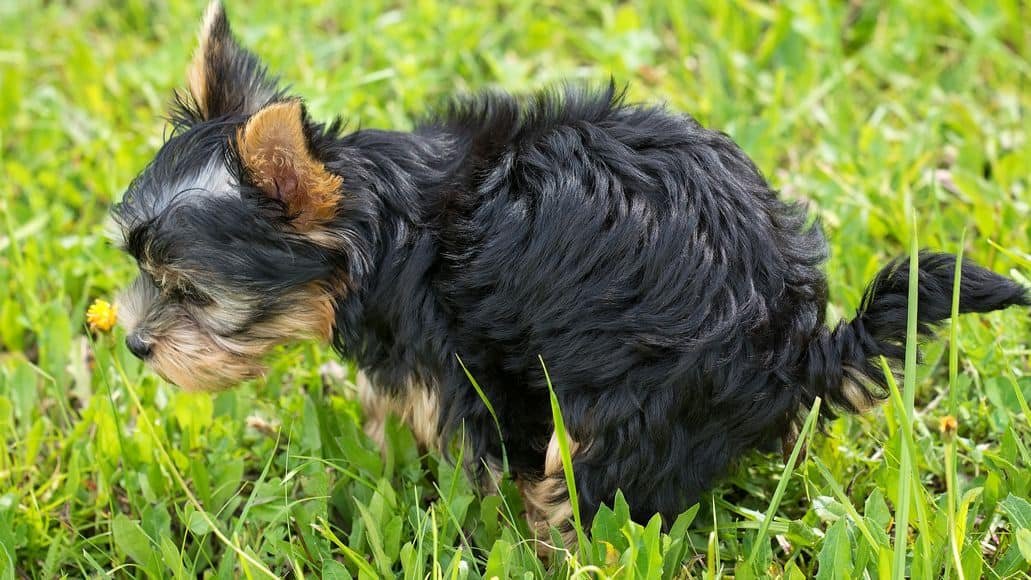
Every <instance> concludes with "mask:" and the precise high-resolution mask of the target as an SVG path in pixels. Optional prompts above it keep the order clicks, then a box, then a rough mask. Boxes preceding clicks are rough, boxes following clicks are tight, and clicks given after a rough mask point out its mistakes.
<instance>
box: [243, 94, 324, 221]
mask: <svg viewBox="0 0 1031 580" xmlns="http://www.w3.org/2000/svg"><path fill="white" fill-rule="evenodd" d="M308 127H309V125H308V122H307V118H306V113H305V111H304V107H303V106H302V105H301V103H300V101H297V100H291V101H284V102H279V103H274V104H271V105H269V106H268V107H265V108H264V109H262V110H260V111H258V112H257V113H256V114H255V115H254V116H253V117H251V118H250V119H249V120H248V121H247V124H246V125H244V126H243V127H242V128H241V129H240V131H239V133H238V134H237V138H236V139H237V147H238V150H239V154H240V161H241V163H242V164H243V166H244V168H245V170H246V171H247V176H248V177H249V178H250V180H251V181H252V182H253V183H254V185H256V186H257V187H258V188H259V189H261V191H262V193H264V194H265V195H266V196H268V197H269V198H272V199H275V200H278V201H279V202H281V203H282V204H283V206H284V208H285V209H286V212H287V217H289V218H290V219H291V222H292V223H293V225H294V227H295V228H297V229H298V230H299V231H309V230H311V229H313V228H315V227H317V226H319V225H322V224H325V223H326V222H328V221H329V220H331V219H333V216H334V215H336V210H337V206H338V202H339V199H340V195H341V186H342V184H343V180H342V179H341V178H340V176H338V175H334V174H333V173H330V172H329V171H328V170H327V169H326V166H325V165H324V164H323V163H322V162H321V161H319V160H318V159H317V158H316V157H315V156H314V155H313V154H312V151H311V147H310V139H309V133H308Z"/></svg>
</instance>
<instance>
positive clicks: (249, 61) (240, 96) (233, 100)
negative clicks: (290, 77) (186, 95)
mask: <svg viewBox="0 0 1031 580" xmlns="http://www.w3.org/2000/svg"><path fill="white" fill-rule="evenodd" d="M199 37H200V46H198V47H197V52H195V53H194V55H193V62H191V63H190V68H189V69H188V70H187V72H186V82H187V85H188V86H189V89H190V95H191V96H192V97H193V101H194V103H196V105H197V113H199V114H200V117H201V120H204V119H213V118H215V117H219V116H222V115H229V114H237V113H238V114H252V113H255V112H257V111H258V109H260V108H261V107H263V106H265V105H266V104H267V103H269V102H271V101H273V100H275V99H277V98H279V97H280V96H281V92H280V90H279V89H278V88H277V86H276V79H275V78H269V77H268V74H267V71H266V70H265V65H263V64H262V63H261V61H260V60H258V57H256V56H254V55H253V54H251V53H250V52H248V51H247V50H245V49H244V48H243V47H241V46H240V45H239V44H238V43H237V42H236V39H235V38H233V33H232V31H230V30H229V19H228V18H226V12H225V8H224V7H223V6H222V3H221V2H220V1H219V0H212V2H211V4H209V5H208V9H207V11H205V13H204V23H203V24H202V25H201V29H200V35H199Z"/></svg>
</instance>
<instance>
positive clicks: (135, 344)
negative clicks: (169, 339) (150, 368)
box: [125, 332, 151, 360]
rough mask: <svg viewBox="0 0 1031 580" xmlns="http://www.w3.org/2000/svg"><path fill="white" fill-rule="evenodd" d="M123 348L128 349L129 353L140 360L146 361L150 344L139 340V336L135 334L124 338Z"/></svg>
mask: <svg viewBox="0 0 1031 580" xmlns="http://www.w3.org/2000/svg"><path fill="white" fill-rule="evenodd" d="M125 346H127V347H129V352H131V353H132V354H133V355H135V356H136V358H138V359H140V360H147V357H149V356H150V352H151V348H150V344H149V343H148V342H146V341H145V340H143V339H142V338H140V335H138V334H136V333H135V332H133V333H131V334H129V336H127V337H125Z"/></svg>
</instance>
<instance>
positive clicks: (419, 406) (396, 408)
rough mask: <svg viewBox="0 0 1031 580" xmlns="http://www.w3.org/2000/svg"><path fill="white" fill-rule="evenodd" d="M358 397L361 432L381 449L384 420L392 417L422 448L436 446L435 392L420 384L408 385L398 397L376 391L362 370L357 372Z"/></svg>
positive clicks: (437, 413)
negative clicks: (361, 410) (362, 417)
mask: <svg viewBox="0 0 1031 580" xmlns="http://www.w3.org/2000/svg"><path fill="white" fill-rule="evenodd" d="M357 386H358V400H359V401H360V402H361V404H362V407H363V408H364V409H365V434H366V435H368V436H369V438H370V439H372V440H373V441H375V442H376V444H377V445H378V446H379V447H380V449H383V447H384V445H385V444H386V440H385V438H386V433H385V430H386V422H387V417H389V416H390V415H394V416H396V417H397V418H398V419H400V420H401V421H403V422H404V423H405V424H406V425H408V427H409V428H410V429H411V430H412V434H413V435H415V440H416V441H417V442H418V443H419V445H420V446H421V447H423V448H424V449H437V448H438V444H439V438H438V435H437V417H438V415H439V413H440V405H439V402H438V401H437V397H436V394H435V393H434V392H433V391H432V390H431V389H429V388H426V387H425V386H423V385H416V384H408V385H405V387H404V390H403V391H404V392H403V394H402V395H401V396H399V397H390V396H388V395H385V394H383V393H381V392H379V390H378V389H376V388H375V387H374V386H373V384H372V382H371V381H370V380H369V377H368V376H367V375H366V374H365V373H364V372H359V373H358V385H357Z"/></svg>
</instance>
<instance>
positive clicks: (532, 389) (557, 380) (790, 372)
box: [113, 3, 1029, 538]
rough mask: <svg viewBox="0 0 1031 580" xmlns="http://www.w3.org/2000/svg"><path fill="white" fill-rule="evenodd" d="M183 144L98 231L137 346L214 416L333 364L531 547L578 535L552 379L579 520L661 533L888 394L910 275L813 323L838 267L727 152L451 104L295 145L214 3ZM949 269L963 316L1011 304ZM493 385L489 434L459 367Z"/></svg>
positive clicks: (548, 105)
mask: <svg viewBox="0 0 1031 580" xmlns="http://www.w3.org/2000/svg"><path fill="white" fill-rule="evenodd" d="M187 86H188V91H187V92H185V93H182V94H179V95H177V102H176V104H175V106H174V109H173V111H172V117H171V118H172V123H173V125H174V131H173V132H172V134H171V136H170V138H169V139H168V140H167V142H166V143H165V144H164V145H163V146H162V147H161V149H160V150H159V151H158V152H157V155H156V156H155V158H154V159H153V160H152V161H151V162H150V164H149V165H148V166H147V167H146V168H145V169H144V170H143V172H142V173H141V174H140V175H139V176H138V177H137V178H136V179H135V180H134V181H133V183H132V184H131V186H130V187H129V188H128V191H127V192H126V193H125V196H124V199H123V201H122V202H121V203H119V204H118V205H117V206H116V207H115V208H114V210H113V213H114V217H115V220H116V223H117V224H118V225H119V226H120V231H121V241H122V244H123V246H124V249H125V250H126V251H127V252H128V253H129V254H131V255H132V257H133V258H134V259H135V260H136V261H137V263H138V264H139V269H140V275H139V277H138V278H137V279H136V280H135V281H134V282H133V283H132V285H131V286H130V287H129V288H128V289H127V290H126V291H125V292H124V295H123V296H122V299H121V302H122V312H123V313H124V315H123V320H124V321H125V325H126V328H127V339H126V343H127V346H128V348H129V350H131V351H132V352H133V353H134V354H135V355H136V356H138V357H139V358H141V359H144V360H146V361H147V362H148V363H149V364H150V366H151V367H152V368H153V369H154V370H155V371H156V372H157V373H158V374H160V375H161V376H163V377H164V378H166V379H167V380H169V381H171V382H173V383H175V384H177V385H180V386H181V387H183V388H185V389H191V390H209V391H210V390H217V389H222V388H226V387H229V386H232V385H235V384H237V383H239V382H240V381H242V380H245V379H249V378H253V377H257V376H260V375H261V372H262V367H261V363H260V360H261V358H262V356H263V355H265V354H266V353H267V352H268V351H269V350H270V349H271V348H273V347H274V346H276V345H279V344H282V343H285V342H288V341H293V340H300V339H318V340H322V341H328V342H331V343H332V345H333V347H334V348H335V349H336V350H337V351H338V352H339V353H340V354H341V356H344V357H346V358H348V359H351V360H353V361H354V362H355V363H356V364H357V366H358V367H359V368H360V369H361V371H362V373H363V374H362V377H361V379H360V381H359V382H360V384H361V388H362V393H361V397H362V401H363V402H364V404H365V406H366V408H367V411H368V418H367V421H368V432H369V433H370V435H372V436H373V437H374V438H379V439H380V441H381V442H382V422H383V420H384V418H385V417H386V416H387V414H390V413H394V414H397V415H399V416H401V417H402V418H403V419H404V420H406V421H407V422H408V423H409V424H410V425H411V426H412V428H413V432H414V433H415V435H416V436H417V437H418V439H419V441H420V443H421V444H423V445H424V446H427V447H431V448H434V447H435V448H440V447H442V446H444V445H445V443H447V442H448V441H449V440H450V438H451V436H452V435H453V434H454V433H455V431H456V430H458V429H464V430H465V435H464V441H466V443H467V445H468V446H469V448H468V450H467V451H466V456H471V457H473V458H475V461H474V462H473V463H475V464H477V465H479V464H481V462H485V463H487V464H498V463H500V457H501V456H502V446H504V448H505V450H506V452H507V457H508V460H509V467H510V469H511V471H512V474H513V475H514V477H516V478H517V480H518V481H519V483H520V486H521V489H523V491H524V497H525V499H526V504H527V508H528V512H529V513H530V514H531V517H532V518H533V519H534V520H535V523H537V524H538V525H539V526H541V527H542V528H543V527H545V526H558V527H559V529H560V530H561V531H562V532H563V533H564V534H565V535H566V537H567V538H570V537H571V525H570V523H569V517H570V514H571V506H570V505H569V499H568V495H567V492H566V487H565V482H564V479H563V476H562V469H561V461H560V458H559V453H558V443H559V441H558V439H557V438H556V436H555V435H554V428H553V424H552V414H551V408H550V405H549V394H548V386H547V383H546V380H545V372H544V369H543V368H542V365H541V363H540V360H539V359H538V356H540V357H541V358H542V359H543V361H545V363H546V365H547V369H548V371H550V376H551V381H552V383H553V387H554V390H555V393H556V395H557V398H558V401H559V403H560V406H561V412H562V415H563V417H564V422H565V424H566V427H567V430H568V435H569V438H570V441H569V445H570V449H571V451H572V459H573V468H574V473H575V479H576V482H577V485H578V491H579V503H580V506H579V507H580V511H581V514H582V516H583V519H584V521H585V522H587V523H589V522H590V521H591V518H592V516H593V515H594V514H595V512H596V510H597V509H598V507H599V505H600V504H601V503H602V502H609V501H611V500H612V498H613V496H614V495H615V493H616V491H617V490H618V489H621V490H622V491H623V493H624V494H625V495H626V498H627V501H628V502H629V504H630V506H631V509H632V515H633V517H634V518H635V519H638V520H639V521H645V520H646V519H648V518H649V517H650V516H651V515H652V514H655V513H659V514H662V515H663V516H664V517H666V518H671V517H673V516H675V515H676V514H677V513H679V512H680V511H681V510H683V509H684V508H686V507H687V506H689V505H691V504H692V503H693V502H695V501H697V500H698V498H699V496H700V494H702V493H703V492H705V491H706V490H707V489H709V488H710V487H711V486H712V485H713V483H714V482H715V481H716V480H717V478H719V477H720V476H721V474H723V473H725V472H726V470H727V468H728V466H730V465H731V463H732V462H733V461H734V459H735V458H738V457H739V456H741V455H742V454H743V453H745V452H746V451H748V450H749V449H753V448H756V447H758V446H762V445H764V444H766V443H767V442H769V441H771V440H779V439H789V438H790V437H791V436H792V434H793V433H794V432H795V431H796V429H797V423H798V421H799V418H800V416H801V415H802V414H803V413H805V412H806V411H807V410H808V409H809V408H810V406H811V405H812V403H813V402H814V400H815V399H816V398H817V397H820V398H822V399H823V400H825V401H826V402H827V403H829V407H828V406H824V407H823V413H824V415H825V416H827V417H829V416H832V415H831V413H832V412H833V410H839V411H847V412H857V411H861V410H863V409H866V408H868V407H869V406H871V405H872V404H874V403H876V402H877V401H878V400H880V399H882V398H883V397H884V395H885V379H884V376H883V374H882V372H881V370H880V367H879V357H881V356H884V357H886V358H887V359H888V360H889V361H899V360H900V359H901V358H902V356H903V351H904V348H903V343H904V341H905V339H906V313H907V288H908V262H907V261H906V260H899V261H896V262H893V263H891V264H889V265H888V266H887V267H885V268H884V270H883V271H881V272H880V273H879V274H878V275H877V276H876V278H875V279H874V281H873V282H872V284H871V285H870V287H869V288H868V289H867V291H866V295H865V297H864V299H863V301H862V304H861V306H860V307H859V311H858V312H857V313H856V315H855V317H854V318H852V319H851V320H849V321H845V322H841V323H839V324H838V325H837V326H836V327H834V328H829V327H828V326H827V325H826V324H825V320H824V316H825V311H826V309H827V283H826V279H825V277H824V274H823V272H822V270H821V267H822V263H823V262H824V260H825V258H826V254H827V244H826V242H825V240H824V237H823V234H822V232H821V230H820V228H819V226H817V225H807V219H806V212H805V208H803V207H801V206H800V205H798V204H794V203H788V202H785V201H782V200H781V199H779V198H778V196H777V193H776V192H775V191H774V190H772V189H771V188H770V186H769V185H768V184H767V183H766V181H765V180H764V179H763V177H762V175H761V174H760V173H759V171H758V170H757V169H756V167H755V165H754V164H753V163H752V162H751V161H750V160H749V158H748V157H747V156H746V155H745V154H744V153H743V152H742V151H741V149H740V148H738V147H737V146H736V145H735V144H734V142H733V141H731V139H730V138H729V137H727V136H726V135H724V134H722V133H719V132H716V131H711V130H707V129H704V128H703V127H701V126H700V125H699V124H698V123H697V122H695V121H694V120H693V119H692V118H690V117H688V116H686V115H683V114H678V113H673V112H671V111H668V110H665V109H662V108H657V107H651V106H644V105H631V104H627V103H626V102H625V101H624V99H623V97H622V95H621V94H619V93H618V92H617V91H615V90H613V88H612V87H609V88H608V89H607V90H600V91H591V90H575V89H566V90H563V91H558V92H553V93H542V94H538V95H536V96H533V97H529V98H526V99H516V98H513V97H510V96H508V95H504V94H499V93H487V94H482V95H479V96H475V97H471V98H465V99H460V100H456V101H454V102H453V103H452V104H451V105H450V106H449V107H447V108H445V110H443V111H442V112H440V113H439V114H437V115H435V116H430V117H428V118H426V119H425V120H424V121H423V122H422V123H420V124H419V125H418V127H417V128H416V129H415V130H414V131H412V132H410V133H402V132H392V131H380V130H361V131H357V132H353V133H345V132H344V131H343V130H342V124H341V123H340V122H339V121H333V122H330V123H328V124H327V123H321V122H318V121H315V120H313V119H311V118H309V116H308V114H307V113H306V111H305V108H304V105H303V103H302V101H301V100H299V99H298V98H297V97H294V96H292V95H290V94H288V93H287V92H285V91H284V90H283V89H282V88H281V87H280V85H279V84H278V83H277V81H276V79H275V78H273V77H271V76H270V75H269V74H268V73H267V72H266V69H265V67H264V66H263V65H262V64H261V62H260V61H259V60H258V59H257V58H256V57H255V56H254V55H253V54H251V53H250V52H248V51H246V50H245V49H243V48H241V47H240V45H239V44H237V42H236V41H235V40H234V38H233V36H232V34H231V33H230V29H229V23H228V20H227V19H226V14H225V12H224V11H223V9H222V7H221V6H220V5H219V4H218V3H213V4H212V5H211V6H210V7H209V9H208V11H207V13H206V15H205V18H204V23H203V26H202V29H201V33H200V46H199V48H198V49H197V52H196V54H195V56H194V59H193V62H192V64H191V65H190V68H189V71H188V74H187ZM954 268H955V258H954V257H952V256H948V255H943V254H935V253H923V254H921V255H920V258H919V288H918V296H919V302H918V305H917V312H918V316H919V330H920V333H921V334H925V335H926V334H929V333H930V332H931V330H932V328H933V327H934V325H935V324H936V323H939V322H941V321H942V320H944V319H945V318H947V317H948V316H949V313H950V304H951V297H952V294H953V278H954ZM1028 303H1029V298H1028V293H1027V292H1026V291H1025V289H1023V288H1022V287H1020V286H1018V285H1017V284H1015V283H1014V282H1012V281H1009V280H1007V279H1006V278H1003V277H1001V276H998V275H996V274H994V273H992V272H989V271H987V270H984V269H982V268H980V267H978V266H975V265H973V264H970V263H964V264H962V272H961V282H960V303H959V309H960V311H961V312H988V311H992V310H998V309H1001V308H1006V307H1008V306H1012V305H1027V304H1028ZM459 356H460V357H461V359H462V361H464V364H465V367H466V368H467V369H468V371H469V373H471V375H472V376H473V377H475V379H476V380H477V382H478V383H479V384H480V385H481V386H482V389H483V391H484V394H485V395H486V398H487V399H488V400H489V402H490V403H491V405H492V406H493V409H494V410H495V412H496V414H497V418H498V422H499V423H500V425H499V426H500V429H499V428H498V426H497V425H495V423H494V419H493V418H492V416H491V413H490V412H489V411H488V409H487V406H486V405H485V403H484V401H483V400H482V399H481V398H480V396H479V395H478V394H477V392H476V390H475V389H474V388H473V387H472V386H471V384H470V381H469V380H468V378H467V376H466V374H465V371H464V370H463V368H462V366H461V365H460V363H459V360H458V357H459Z"/></svg>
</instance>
